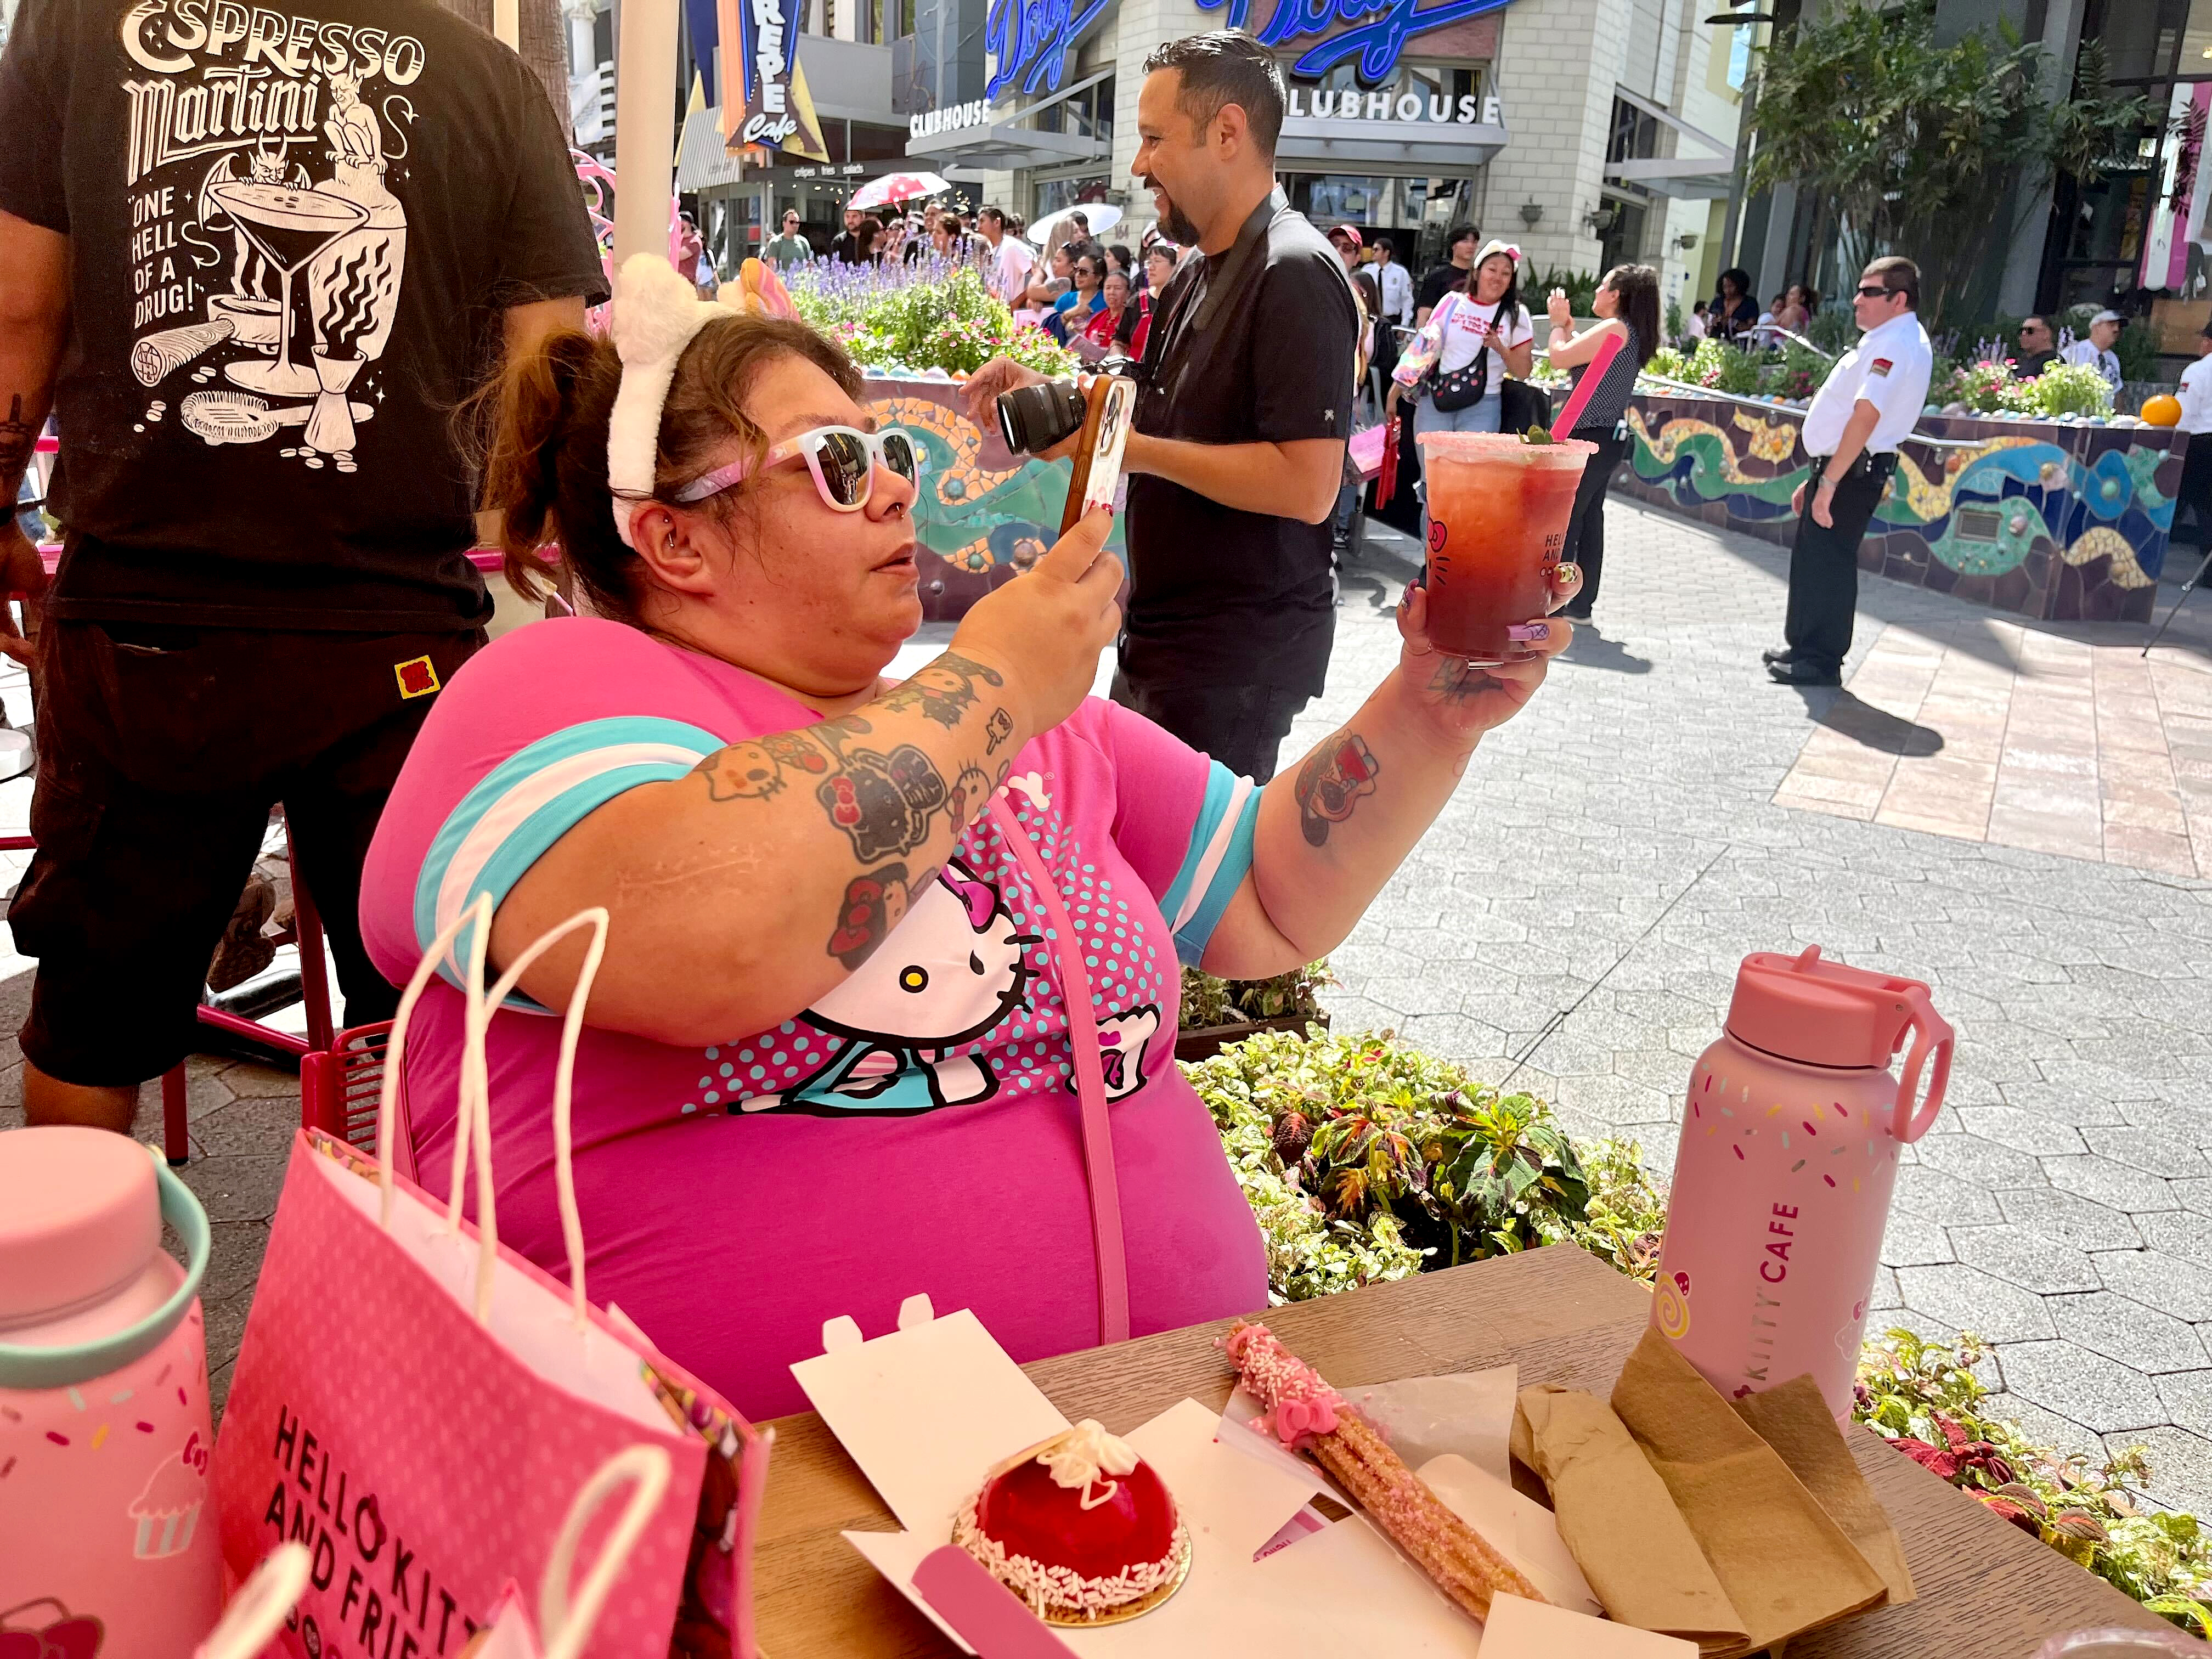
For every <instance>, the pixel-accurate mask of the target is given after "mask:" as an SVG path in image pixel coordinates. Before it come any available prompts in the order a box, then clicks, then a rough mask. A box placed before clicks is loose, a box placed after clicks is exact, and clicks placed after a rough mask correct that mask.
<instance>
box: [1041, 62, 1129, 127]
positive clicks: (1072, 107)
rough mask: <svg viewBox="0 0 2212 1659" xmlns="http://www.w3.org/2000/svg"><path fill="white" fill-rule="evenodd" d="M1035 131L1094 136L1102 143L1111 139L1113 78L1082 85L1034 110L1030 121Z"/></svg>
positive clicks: (1109, 77) (1108, 77) (1112, 125)
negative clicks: (1080, 87) (1078, 88)
mask: <svg viewBox="0 0 2212 1659" xmlns="http://www.w3.org/2000/svg"><path fill="white" fill-rule="evenodd" d="M1034 125H1035V126H1036V130H1037V131H1039V132H1065V133H1067V134H1070V135H1071V136H1073V137H1078V138H1095V139H1097V140H1098V141H1099V142H1100V143H1103V144H1111V143H1113V142H1114V77H1113V76H1110V75H1109V76H1107V77H1106V78H1105V79H1104V80H1103V81H1101V82H1099V83H1098V84H1097V86H1095V87H1085V88H1084V89H1083V90H1082V91H1081V92H1079V93H1075V94H1072V95H1070V96H1068V97H1066V98H1063V99H1061V100H1060V101H1059V102H1058V103H1055V104H1048V105H1046V106H1044V107H1043V108H1042V109H1041V110H1039V111H1037V112H1036V121H1035V123H1034Z"/></svg>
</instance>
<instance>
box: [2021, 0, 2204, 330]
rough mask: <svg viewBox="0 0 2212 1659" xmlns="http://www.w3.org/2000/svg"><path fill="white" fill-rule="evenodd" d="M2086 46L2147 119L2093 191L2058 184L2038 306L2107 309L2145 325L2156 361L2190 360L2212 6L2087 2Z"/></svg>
mask: <svg viewBox="0 0 2212 1659" xmlns="http://www.w3.org/2000/svg"><path fill="white" fill-rule="evenodd" d="M2082 33H2083V39H2084V40H2092V39H2093V40H2100V41H2101V42H2102V43H2103V45H2104V47H2105V52H2106V66H2107V69H2108V70H2109V72H2110V74H2111V75H2112V78H2113V79H2114V80H2115V81H2116V82H2121V83H2123V85H2124V87H2125V88H2126V89H2127V90H2130V91H2134V92H2139V93H2141V94H2144V95H2145V96H2147V97H2148V99H2149V100H2150V102H2151V106H2152V108H2153V111H2154V113H2153V115H2152V117H2151V118H2149V119H2148V120H2147V121H2145V122H2144V124H2143V125H2142V129H2141V131H2139V132H2137V133H2136V136H2135V138H2134V141H2133V142H2132V143H2129V144H2126V145H2124V146H2123V147H2122V149H2123V151H2124V156H2125V160H2124V161H2123V163H2122V164H2121V165H2120V166H2118V167H2114V168H2113V169H2112V171H2111V172H2109V173H2106V176H2105V177H2104V178H2102V179H2099V180H2098V181H2097V182H2096V183H2095V184H2093V185H2080V184H2078V183H2076V182H2075V180H2074V179H2071V178H2065V179H2060V180H2059V181H2058V184H2057V189H2056V191H2054V200H2053V204H2052V220H2051V233H2050V236H2049V239H2048V241H2047V244H2046V246H2045V269H2044V276H2043V281H2042V283H2041V284H2040V291H2039V294H2038V295H2037V299H2038V301H2039V302H2040V303H2042V304H2044V305H2046V306H2048V307H2051V308H2053V309H2057V310H2062V311H2063V310H2065V309H2067V308H2069V307H2074V306H2080V305H2095V306H2106V305H2110V306H2113V307H2116V308H2117V309H2118V310H2121V311H2123V312H2125V313H2128V314H2130V316H2140V317H2142V318H2144V319H2146V320H2147V321H2148V324H2149V325H2150V327H2151V329H2152V330H2153V331H2154V334H2155V335H2156V336H2157V337H2158V340H2159V345H2160V350H2162V351H2164V352H2166V353H2169V354H2172V355H2176V356H2193V355H2194V354H2195V349H2196V336H2197V330H2198V329H2199V328H2201V327H2202V326H2203V324H2204V322H2205V320H2206V319H2207V317H2208V316H2212V256H2208V254H2207V252H2206V248H2205V242H2206V240H2207V236H2208V229H2212V227H2208V214H2207V197H2208V185H2212V167H2208V165H2207V162H2208V158H2207V157H2206V156H2205V155H2204V154H2203V150H2204V137H2205V127H2206V122H2207V117H2208V115H2212V58H2208V57H2207V56H2206V53H2207V52H2212V0H2089V3H2088V5H2087V10H2086V12H2085V14H2084V17H2083V26H2082Z"/></svg>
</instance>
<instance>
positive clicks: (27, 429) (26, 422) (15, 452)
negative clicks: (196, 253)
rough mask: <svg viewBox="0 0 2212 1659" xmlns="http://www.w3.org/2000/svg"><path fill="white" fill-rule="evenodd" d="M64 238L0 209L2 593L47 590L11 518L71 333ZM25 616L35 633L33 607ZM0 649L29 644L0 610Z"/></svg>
mask: <svg viewBox="0 0 2212 1659" xmlns="http://www.w3.org/2000/svg"><path fill="white" fill-rule="evenodd" d="M69 248H70V245H69V238H68V237H66V236H60V235H57V234H55V233H54V232H52V231H51V230H48V229H46V228H44V227H43V226H40V225H34V224H33V223H31V222H30V221H28V220H27V219H19V218H17V217H15V215H13V214H12V213H4V212H0V510H4V511H5V512H6V513H7V514H8V520H7V524H6V526H4V527H0V592H21V593H27V594H30V595H33V597H35V596H37V595H38V594H40V593H43V592H46V567H45V566H44V565H42V564H40V562H39V550H38V549H36V548H35V547H33V546H32V545H31V543H30V538H28V537H27V536H25V535H24V534H23V532H22V527H21V525H20V524H18V523H17V521H16V519H15V500H16V497H17V495H20V494H21V489H22V483H23V475H24V473H25V472H26V471H28V470H29V467H30V465H31V453H32V449H33V446H34V445H35V444H36V443H37V442H38V438H39V433H40V430H41V429H42V428H44V427H45V426H46V412H47V410H48V409H49V408H50V406H51V405H52V402H53V396H54V368H55V365H56V364H58V362H60V361H61V355H62V342H63V340H64V338H65V337H67V335H68V333H69V306H70V300H69ZM24 611H25V620H27V622H29V623H31V624H32V629H33V632H34V633H35V632H36V631H37V623H38V618H37V615H36V610H35V607H33V606H30V605H26V606H25V607H24ZM0 651H3V652H5V653H7V654H8V655H9V656H11V657H13V658H15V659H16V660H17V661H18V662H21V663H26V664H27V663H29V662H30V661H31V660H32V652H31V647H29V646H28V645H27V644H26V642H25V641H23V639H22V638H21V635H19V634H18V632H17V630H16V628H15V621H14V619H13V618H12V617H10V616H9V614H8V612H7V611H6V609H5V608H4V607H0Z"/></svg>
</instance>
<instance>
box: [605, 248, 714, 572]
mask: <svg viewBox="0 0 2212 1659" xmlns="http://www.w3.org/2000/svg"><path fill="white" fill-rule="evenodd" d="M730 314H731V308H730V307H727V306H723V305H718V304H715V303H714V302H713V301H708V300H702V299H701V298H700V297H699V293H698V290H697V289H695V288H693V287H692V286H691V284H690V283H687V282H685V281H684V278H683V277H681V276H678V275H677V274H676V270H675V267H674V266H672V265H671V264H669V263H668V261H667V259H666V258H665V257H664V256H663V255H660V254H658V253H633V254H631V255H630V256H629V258H627V259H625V260H624V261H623V267H622V269H621V270H618V271H617V272H616V273H615V299H614V315H613V320H612V322H611V325H609V330H608V331H609V332H610V333H611V334H612V336H613V337H614V343H615V350H616V353H617V355H618V356H620V357H621V358H622V366H623V368H622V385H621V386H620V388H619V389H618V390H617V392H616V393H615V406H614V412H613V413H612V414H611V415H610V416H608V417H607V488H608V489H610V490H611V492H613V495H614V503H615V534H617V536H620V537H621V538H623V544H625V545H627V546H629V547H630V548H633V549H635V547H636V546H637V543H636V542H635V540H634V539H632V538H631V536H630V525H629V521H630V516H631V514H633V513H635V512H636V511H637V509H638V508H639V507H642V506H644V505H645V503H646V502H647V501H649V500H651V499H652V496H653V462H654V459H655V457H656V456H657V455H658V454H659V448H660V411H661V410H662V408H663V407H664V406H665V404H667V402H668V388H669V387H670V386H671V385H673V384H674V383H675V380H676V363H677V360H678V358H680V357H681V356H683V355H684V347H685V346H688V345H690V343H691V337H692V336H694V335H695V334H696V333H698V331H700V330H701V329H702V328H704V327H705V326H706V325H708V323H710V322H712V321H714V319H716V318H717V317H727V316H729V315H730Z"/></svg>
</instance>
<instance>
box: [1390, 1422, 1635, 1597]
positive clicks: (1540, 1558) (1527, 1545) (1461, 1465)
mask: <svg viewBox="0 0 2212 1659" xmlns="http://www.w3.org/2000/svg"><path fill="white" fill-rule="evenodd" d="M1415 1472H1416V1473H1417V1474H1419V1476H1420V1477H1421V1479H1422V1480H1424V1481H1425V1482H1426V1483H1427V1485H1428V1488H1429V1490H1430V1491H1431V1492H1434V1493H1436V1495H1437V1498H1438V1500H1439V1501H1440V1502H1442V1503H1443V1506H1444V1507H1445V1508H1446V1509H1448V1510H1450V1511H1451V1512H1452V1513H1453V1514H1454V1515H1456V1516H1459V1518H1460V1519H1461V1520H1462V1521H1464V1522H1467V1524H1468V1526H1470V1527H1473V1528H1474V1529H1475V1531H1477V1532H1479V1533H1480V1534H1482V1536H1483V1538H1484V1539H1485V1540H1486V1541H1487V1542H1488V1543H1489V1545H1490V1547H1492V1549H1494V1550H1496V1551H1497V1552H1498V1553H1499V1554H1501V1555H1503V1556H1504V1557H1505V1559H1507V1560H1509V1561H1510V1562H1511V1563H1512V1564H1513V1565H1515V1566H1516V1567H1518V1568H1520V1569H1521V1571H1522V1574H1523V1575H1525V1576H1526V1577H1527V1578H1528V1582H1529V1583H1532V1584H1534V1585H1535V1587H1536V1588H1537V1589H1540V1590H1541V1591H1542V1592H1543V1593H1544V1599H1545V1600H1546V1601H1550V1602H1553V1604H1555V1605H1556V1606H1559V1607H1571V1608H1574V1609H1576V1610H1577V1611H1578V1612H1582V1613H1588V1614H1589V1615H1591V1616H1592V1617H1593V1618H1594V1617H1595V1616H1596V1615H1598V1614H1599V1613H1603V1612H1604V1611H1605V1607H1604V1604H1603V1603H1601V1601H1599V1600H1598V1599H1597V1597H1596V1596H1595V1595H1591V1594H1590V1587H1589V1580H1587V1579H1585V1578H1584V1577H1583V1570H1582V1569H1581V1568H1580V1567H1578V1566H1577V1565H1575V1558H1574V1556H1573V1555H1572V1554H1571V1553H1570V1552H1569V1551H1568V1549H1567V1547H1566V1545H1565V1542H1564V1541H1562V1540H1561V1539H1560V1537H1559V1522H1558V1519H1557V1518H1556V1517H1555V1516H1553V1514H1552V1512H1551V1510H1547V1509H1546V1508H1545V1507H1544V1506H1543V1505H1542V1504H1539V1503H1538V1502H1537V1501H1536V1500H1535V1499H1534V1498H1529V1497H1527V1496H1525V1495H1524V1494H1522V1493H1521V1492H1516V1491H1515V1490H1514V1489H1513V1488H1512V1487H1511V1486H1508V1485H1507V1484H1506V1483H1505V1482H1504V1481H1503V1480H1496V1479H1494V1478H1492V1475H1491V1474H1490V1473H1489V1471H1487V1470H1486V1469H1479V1468H1475V1466H1474V1464H1472V1463H1470V1462H1468V1461H1467V1460H1466V1459H1465V1458H1463V1457H1451V1456H1445V1457H1432V1458H1431V1459H1430V1460H1429V1461H1428V1462H1425V1463H1424V1464H1422V1465H1421V1467H1420V1468H1419V1469H1418V1470H1417V1471H1415Z"/></svg>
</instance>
